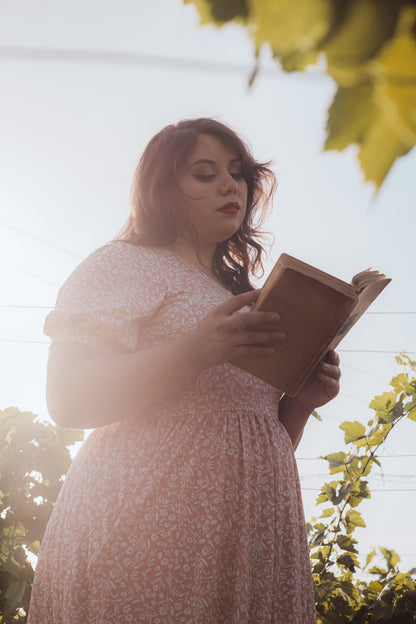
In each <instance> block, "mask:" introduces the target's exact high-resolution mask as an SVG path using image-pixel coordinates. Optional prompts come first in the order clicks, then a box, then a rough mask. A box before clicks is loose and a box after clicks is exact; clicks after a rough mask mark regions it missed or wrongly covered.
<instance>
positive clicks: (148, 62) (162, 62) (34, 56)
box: [0, 46, 416, 86]
mask: <svg viewBox="0 0 416 624" xmlns="http://www.w3.org/2000/svg"><path fill="white" fill-rule="evenodd" d="M0 58H5V59H13V60H24V61H31V62H33V61H48V62H50V61H52V62H56V61H59V62H62V61H66V62H71V63H74V62H75V63H111V64H116V65H132V66H135V65H136V66H137V65H144V66H148V67H158V68H161V69H179V70H186V71H194V72H209V73H216V74H237V73H244V74H248V75H249V76H250V77H253V76H254V75H255V74H256V75H259V74H262V75H265V76H267V77H273V78H274V79H276V78H277V77H286V74H285V73H284V72H283V71H280V72H279V66H277V67H276V68H273V67H263V68H262V67H261V65H259V66H256V65H254V63H253V66H252V67H248V66H247V65H242V64H241V63H224V62H216V61H206V60H203V59H200V60H195V59H189V58H179V57H176V58H172V57H169V56H158V55H154V54H143V53H138V52H136V53H135V52H114V51H110V52H109V51H106V50H74V49H66V50H64V49H57V48H40V47H34V48H29V47H24V46H0ZM299 73H300V72H296V73H295V76H296V75H299ZM384 77H385V79H386V80H389V81H391V82H394V83H398V84H401V85H403V86H413V85H415V84H416V76H414V75H408V76H402V75H396V74H386V75H385V76H384ZM302 78H307V79H308V80H318V81H321V82H322V81H324V80H327V79H328V76H327V75H326V74H324V73H321V72H319V71H312V72H307V73H302Z"/></svg>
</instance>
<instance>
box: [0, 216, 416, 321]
mask: <svg viewBox="0 0 416 624" xmlns="http://www.w3.org/2000/svg"><path fill="white" fill-rule="evenodd" d="M0 225H1V224H0ZM30 275H33V273H32V274H30ZM36 277H37V278H38V279H41V278H40V276H36ZM53 283H55V282H53ZM0 308H16V309H21V308H24V309H28V310H36V309H37V308H44V309H45V310H53V306H42V305H14V304H9V303H0ZM367 314H416V311H414V312H364V315H367Z"/></svg>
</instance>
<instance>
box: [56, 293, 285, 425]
mask: <svg viewBox="0 0 416 624" xmlns="http://www.w3.org/2000/svg"><path fill="white" fill-rule="evenodd" d="M257 296H258V292H257V291H252V292H248V293H244V294H242V295H237V296H235V297H230V298H229V299H227V300H226V301H225V302H224V303H223V304H221V305H219V306H217V307H216V308H214V309H213V310H212V311H211V312H210V313H209V314H207V316H206V317H205V318H204V319H203V320H202V321H201V323H200V324H199V326H198V327H197V329H196V330H195V331H194V332H193V333H192V334H189V335H186V336H181V337H178V338H176V339H174V340H172V341H170V342H166V343H163V344H160V345H157V346H154V347H151V348H149V349H145V350H142V351H137V352H134V353H129V354H126V355H110V356H108V355H103V354H102V353H100V352H99V351H97V350H95V349H93V348H91V347H88V346H86V345H82V344H77V343H58V344H55V345H53V346H52V347H51V350H50V357H49V363H48V383H47V392H46V395H47V403H48V409H49V412H50V414H51V416H52V418H53V419H54V420H55V421H56V422H57V423H58V424H60V425H61V426H64V427H81V428H83V429H88V428H91V427H99V426H102V425H106V424H109V423H112V422H116V421H117V420H120V419H121V418H124V417H126V416H129V415H134V414H136V413H137V412H140V411H141V410H142V409H143V408H146V407H149V406H151V405H153V404H155V403H157V401H159V400H160V399H162V398H163V397H164V396H166V395H167V394H170V393H172V392H175V391H177V390H180V389H181V388H182V387H183V386H184V384H185V383H187V382H190V381H194V380H195V379H196V378H197V377H198V376H199V375H200V374H201V373H202V371H203V370H205V369H206V368H208V367H209V366H212V365H214V364H221V363H223V362H227V361H229V360H231V359H232V358H235V357H237V356H241V355H250V354H259V353H270V352H271V347H269V346H267V345H268V344H269V343H271V342H276V341H278V340H279V339H282V338H283V337H284V335H282V332H278V331H264V332H258V331H251V330H250V326H252V325H256V326H258V325H259V324H262V323H270V322H275V323H276V324H277V322H278V320H279V319H278V315H275V314H272V313H266V312H248V311H247V312H246V311H244V312H239V313H238V314H234V313H235V312H237V311H238V310H240V308H242V307H244V306H247V305H250V304H251V303H253V301H254V300H255V299H256V297H257ZM276 329H277V327H276ZM259 343H264V346H263V347H261V346H254V345H255V344H257V345H258V344H259Z"/></svg>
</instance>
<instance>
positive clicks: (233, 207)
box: [219, 202, 240, 214]
mask: <svg viewBox="0 0 416 624" xmlns="http://www.w3.org/2000/svg"><path fill="white" fill-rule="evenodd" d="M239 210H240V206H239V205H238V204H237V202H229V203H228V204H225V206H222V208H220V209H219V211H220V212H226V213H227V214H236V213H237V212H238V211H239Z"/></svg>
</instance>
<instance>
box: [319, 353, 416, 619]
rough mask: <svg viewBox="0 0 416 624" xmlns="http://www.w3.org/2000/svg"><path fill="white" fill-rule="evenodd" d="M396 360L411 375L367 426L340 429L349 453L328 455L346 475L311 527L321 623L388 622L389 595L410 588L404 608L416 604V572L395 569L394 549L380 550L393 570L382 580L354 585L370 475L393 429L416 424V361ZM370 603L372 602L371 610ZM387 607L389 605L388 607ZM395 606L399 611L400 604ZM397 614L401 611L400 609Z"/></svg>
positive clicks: (326, 493)
mask: <svg viewBox="0 0 416 624" xmlns="http://www.w3.org/2000/svg"><path fill="white" fill-rule="evenodd" d="M396 360H397V361H398V363H399V364H401V365H403V366H406V367H407V369H408V372H404V373H400V374H399V375H397V376H396V377H394V378H393V379H392V381H391V382H390V385H391V386H392V388H393V390H391V391H389V392H385V393H384V394H382V395H380V396H376V397H375V398H374V399H373V400H372V401H371V403H370V408H371V409H373V410H374V411H375V415H374V417H373V418H372V419H371V420H370V421H369V422H368V423H367V427H365V426H364V425H363V424H362V423H360V422H358V421H347V422H344V423H342V425H340V429H342V430H343V431H344V440H345V443H346V445H347V451H346V452H344V451H340V452H337V453H330V454H329V455H326V456H325V457H323V459H325V460H326V461H327V462H328V468H329V472H330V474H337V473H340V478H339V479H338V481H335V480H334V481H330V482H328V483H325V484H324V485H323V486H322V489H321V492H320V494H319V496H318V498H317V504H322V503H331V504H332V507H328V508H326V509H324V510H323V512H322V514H321V517H320V519H319V521H318V522H315V523H308V525H307V528H308V533H309V538H310V550H311V560H312V572H313V575H314V581H315V591H316V600H317V612H318V617H320V618H321V619H320V620H318V621H320V622H322V623H326V622H331V623H333V624H337V623H338V622H339V623H341V622H342V623H344V622H360V623H364V622H367V621H369V622H370V621H376V620H377V619H380V618H383V619H384V620H386V618H387V616H388V614H389V613H390V610H391V604H390V602H388V597H389V596H390V597H391V595H392V592H393V594H394V593H395V592H396V591H397V592H399V591H403V590H405V591H404V593H405V594H406V596H405V598H406V600H404V602H403V600H402V602H401V603H400V604H404V603H406V604H407V602H406V601H407V599H408V598H409V596H410V597H412V600H414V601H415V606H416V588H415V583H414V581H413V579H412V578H411V574H412V573H413V570H412V571H410V572H409V573H408V574H407V575H406V574H405V575H403V574H401V573H399V572H398V571H397V570H395V566H396V564H397V563H398V561H399V557H398V556H397V555H396V553H394V552H393V551H389V550H388V549H385V548H384V549H383V548H382V549H380V552H381V554H382V555H383V556H384V558H385V559H386V562H387V569H386V570H384V569H383V570H382V569H380V568H372V569H371V570H370V573H371V574H375V575H378V576H379V579H378V581H377V582H376V581H372V582H371V583H370V584H369V585H368V586H367V585H366V584H365V583H363V582H362V581H360V582H358V581H355V582H354V577H353V574H354V573H355V572H356V570H357V568H359V567H360V564H359V561H358V557H357V555H358V550H357V548H356V544H357V540H356V539H354V538H353V537H352V533H353V532H354V531H355V529H356V528H357V527H365V526H366V524H365V521H364V519H363V517H362V515H361V513H360V512H359V511H357V509H356V507H357V506H358V505H359V504H360V503H361V502H362V501H363V500H364V499H366V498H367V499H368V498H370V497H371V493H370V490H369V487H368V481H367V480H366V477H367V476H368V475H369V474H370V472H371V470H372V468H373V466H374V464H376V465H378V466H380V465H381V464H380V460H379V455H378V453H379V451H380V449H381V447H382V446H383V445H384V443H385V441H386V439H387V437H388V436H389V434H390V433H391V431H392V430H393V428H394V427H396V426H397V425H398V423H399V422H400V421H401V420H403V418H407V419H409V420H413V421H416V378H415V377H411V372H412V371H415V370H416V363H415V362H413V361H412V360H411V359H410V358H409V357H408V356H406V355H401V356H398V357H397V358H396ZM374 555H375V551H373V552H372V553H370V555H369V556H368V557H367V562H366V566H367V565H368V564H369V562H370V561H371V559H372V558H373V557H374ZM364 599H365V600H367V601H370V602H371V604H368V605H367V606H365V605H364V604H363V600H364ZM393 602H394V601H393ZM385 603H386V604H387V603H388V604H387V606H386V604H385ZM395 604H396V607H395V609H396V611H397V609H398V608H399V607H398V606H397V600H396V602H395ZM380 605H384V607H385V608H384V607H383V608H381V606H380ZM400 608H401V607H400ZM365 609H367V612H368V614H371V617H370V615H368V616H369V617H370V619H369V620H367V619H363V617H364V611H365ZM391 613H392V614H394V613H395V611H394V609H393V611H392V612H391ZM413 613H414V609H413ZM340 614H342V616H341V615H340ZM358 614H360V616H359V618H358ZM379 616H380V617H379ZM406 617H407V616H406ZM412 617H413V616H412ZM347 618H349V619H347ZM355 618H358V619H355ZM415 618H416V615H415ZM391 621H392V622H393V621H396V620H391ZM397 621H399V620H397ZM402 621H403V622H405V621H406V622H407V621H409V622H413V621H416V619H415V620H413V619H410V620H402V619H401V620H400V622H402Z"/></svg>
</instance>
